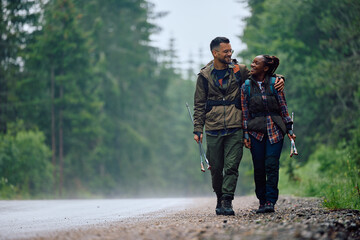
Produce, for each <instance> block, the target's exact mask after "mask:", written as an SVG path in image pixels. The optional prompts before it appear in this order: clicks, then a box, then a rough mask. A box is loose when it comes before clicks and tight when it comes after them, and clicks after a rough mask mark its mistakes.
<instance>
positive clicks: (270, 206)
mask: <svg viewBox="0 0 360 240" xmlns="http://www.w3.org/2000/svg"><path fill="white" fill-rule="evenodd" d="M265 212H275V208H274V204H273V203H272V202H269V201H268V202H266V203H265Z"/></svg>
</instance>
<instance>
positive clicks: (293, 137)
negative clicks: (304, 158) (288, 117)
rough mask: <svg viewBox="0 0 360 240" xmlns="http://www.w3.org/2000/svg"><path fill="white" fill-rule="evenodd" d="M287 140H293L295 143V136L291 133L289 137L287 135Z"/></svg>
mask: <svg viewBox="0 0 360 240" xmlns="http://www.w3.org/2000/svg"><path fill="white" fill-rule="evenodd" d="M287 135H288V137H289V139H290V140H291V139H292V140H294V141H295V138H296V135H295V134H294V133H293V134H292V135H290V134H289V133H288V134H287Z"/></svg>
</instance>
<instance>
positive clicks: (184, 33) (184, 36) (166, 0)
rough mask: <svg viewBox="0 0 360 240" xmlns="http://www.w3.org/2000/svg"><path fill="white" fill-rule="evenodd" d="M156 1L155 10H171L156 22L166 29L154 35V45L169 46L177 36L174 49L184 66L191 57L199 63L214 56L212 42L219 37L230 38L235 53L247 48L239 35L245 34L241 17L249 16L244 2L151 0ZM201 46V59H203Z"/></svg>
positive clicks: (226, 0) (185, 67)
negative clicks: (171, 40)
mask: <svg viewBox="0 0 360 240" xmlns="http://www.w3.org/2000/svg"><path fill="white" fill-rule="evenodd" d="M149 1H150V2H152V3H154V4H155V11H156V12H159V11H165V12H169V13H168V15H166V16H165V17H163V18H161V19H158V20H157V21H156V22H155V23H156V24H157V25H159V26H160V27H161V28H162V29H163V30H162V32H161V33H160V34H157V35H154V36H153V37H152V40H153V45H154V46H156V47H159V48H161V49H168V47H169V39H170V38H172V37H173V38H174V39H175V49H176V52H177V55H178V57H179V60H180V62H182V64H181V68H182V69H187V68H188V64H187V62H188V61H189V59H190V56H192V59H193V61H194V63H195V65H196V66H198V65H199V64H203V63H207V62H208V61H209V60H211V59H212V55H211V53H210V47H209V45H210V42H211V40H212V39H214V38H215V37H217V36H225V37H228V38H229V39H230V43H231V46H232V48H233V49H234V50H235V53H234V56H235V55H236V54H237V53H238V52H239V50H241V49H244V48H245V45H244V44H242V43H241V42H240V40H239V38H238V37H237V35H239V34H240V33H242V29H243V27H244V24H243V22H242V19H243V18H244V17H246V16H248V15H249V14H250V13H249V10H248V9H247V8H246V4H245V3H239V2H237V1H236V0H221V1H220V0H178V1H174V0H149ZM200 49H201V51H202V58H201V59H199V58H200V54H199V52H200Z"/></svg>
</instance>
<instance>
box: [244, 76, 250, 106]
mask: <svg viewBox="0 0 360 240" xmlns="http://www.w3.org/2000/svg"><path fill="white" fill-rule="evenodd" d="M245 93H246V98H247V100H248V101H249V99H250V79H246V80H245Z"/></svg>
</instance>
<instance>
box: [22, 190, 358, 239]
mask: <svg viewBox="0 0 360 240" xmlns="http://www.w3.org/2000/svg"><path fill="white" fill-rule="evenodd" d="M215 202H216V199H215V198H196V199H193V203H192V204H191V205H190V206H187V208H186V209H185V210H182V211H174V212H171V211H170V212H168V211H165V212H161V211H159V212H157V213H156V214H154V213H151V214H150V213H149V214H144V215H142V216H141V217H138V218H129V219H121V220H119V221H118V222H112V223H108V224H102V225H94V226H87V227H82V228H77V229H75V230H69V231H57V232H52V233H49V234H48V235H46V236H42V237H40V236H39V237H35V238H28V239H34V240H39V239H144V240H145V239H239V240H240V239H245V240H247V239H251V240H256V239H287V240H290V239H360V213H359V211H355V210H337V211H330V210H327V209H325V208H323V207H321V201H320V200H319V199H316V198H295V197H285V196H281V197H280V199H279V201H278V204H277V205H276V212H275V213H266V214H255V210H256V208H257V200H256V199H255V197H236V199H235V200H234V202H233V205H234V210H235V213H236V215H235V216H216V215H215V211H214V208H215Z"/></svg>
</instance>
